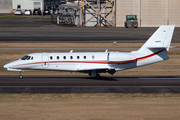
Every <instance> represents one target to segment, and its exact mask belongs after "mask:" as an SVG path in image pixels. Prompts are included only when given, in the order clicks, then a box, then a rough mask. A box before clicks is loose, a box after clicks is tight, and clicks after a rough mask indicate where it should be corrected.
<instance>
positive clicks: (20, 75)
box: [19, 71, 23, 79]
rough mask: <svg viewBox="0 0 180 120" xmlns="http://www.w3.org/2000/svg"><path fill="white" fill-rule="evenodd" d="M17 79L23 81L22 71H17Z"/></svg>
mask: <svg viewBox="0 0 180 120" xmlns="http://www.w3.org/2000/svg"><path fill="white" fill-rule="evenodd" d="M19 79H23V76H22V71H19Z"/></svg>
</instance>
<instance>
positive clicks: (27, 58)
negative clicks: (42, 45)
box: [21, 55, 33, 60]
mask: <svg viewBox="0 0 180 120" xmlns="http://www.w3.org/2000/svg"><path fill="white" fill-rule="evenodd" d="M30 59H31V60H33V57H31V56H29V55H26V56H24V57H23V58H21V60H30Z"/></svg>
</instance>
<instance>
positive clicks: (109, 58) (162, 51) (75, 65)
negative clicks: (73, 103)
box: [4, 25, 175, 78]
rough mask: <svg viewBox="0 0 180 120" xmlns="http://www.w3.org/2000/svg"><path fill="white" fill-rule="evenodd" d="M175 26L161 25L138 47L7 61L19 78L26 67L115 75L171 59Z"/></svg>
mask: <svg viewBox="0 0 180 120" xmlns="http://www.w3.org/2000/svg"><path fill="white" fill-rule="evenodd" d="M174 27H175V26H174V25H166V26H160V27H159V29H158V30H157V31H156V32H155V33H154V34H153V35H152V36H151V37H150V38H149V39H148V40H147V41H146V43H145V44H144V45H143V46H142V47H141V48H140V49H139V50H137V51H132V52H108V51H105V52H73V51H70V52H69V53H33V54H28V55H26V56H24V57H23V58H21V59H19V60H17V61H14V62H11V63H8V64H6V65H4V68H6V69H7V70H9V71H19V74H20V75H19V78H23V76H22V75H21V71H22V70H57V71H70V72H84V73H89V75H90V76H91V77H94V78H99V77H100V75H99V73H105V72H108V73H110V74H112V75H113V74H114V73H115V72H117V71H120V70H125V69H130V68H135V67H140V66H144V65H148V64H152V63H157V62H161V61H164V60H167V59H168V56H167V54H168V51H169V48H170V43H171V39H172V35H173V32H174Z"/></svg>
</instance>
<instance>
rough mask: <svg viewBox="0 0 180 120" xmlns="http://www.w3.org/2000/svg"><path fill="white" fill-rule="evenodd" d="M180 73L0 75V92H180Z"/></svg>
mask: <svg viewBox="0 0 180 120" xmlns="http://www.w3.org/2000/svg"><path fill="white" fill-rule="evenodd" d="M179 92H180V76H169V77H163V76H159V77H158V76H151V77H148V76H143V77H142V76H132V77H123V76H102V77H101V78H100V79H93V78H91V77H89V76H70V77H69V76H24V78H23V79H19V78H18V76H0V93H179Z"/></svg>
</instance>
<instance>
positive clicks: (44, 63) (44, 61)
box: [41, 55, 49, 68]
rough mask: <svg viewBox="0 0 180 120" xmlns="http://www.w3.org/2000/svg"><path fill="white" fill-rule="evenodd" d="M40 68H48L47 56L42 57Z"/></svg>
mask: <svg viewBox="0 0 180 120" xmlns="http://www.w3.org/2000/svg"><path fill="white" fill-rule="evenodd" d="M41 64H42V67H43V68H47V67H49V56H48V55H42V63H41Z"/></svg>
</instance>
